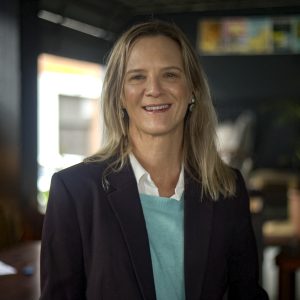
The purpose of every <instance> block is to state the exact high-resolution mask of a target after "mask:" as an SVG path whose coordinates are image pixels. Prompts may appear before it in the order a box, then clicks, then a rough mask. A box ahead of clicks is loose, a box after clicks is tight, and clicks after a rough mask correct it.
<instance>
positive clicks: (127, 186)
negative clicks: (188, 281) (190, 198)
mask: <svg viewBox="0 0 300 300" xmlns="http://www.w3.org/2000/svg"><path fill="white" fill-rule="evenodd" d="M108 182H109V185H110V187H109V189H108V199H109V202H110V204H111V207H112V209H113V211H114V213H115V215H116V217H117V219H118V221H119V223H120V226H121V228H122V232H123V234H124V238H125V241H126V243H127V247H128V251H129V255H130V258H131V261H132V265H133V268H134V272H135V274H136V278H137V281H138V284H139V287H140V290H141V292H142V295H143V299H144V300H155V299H156V295H155V287H154V278H153V270H152V263H151V254H150V247H149V241H148V235H147V229H146V223H145V219H144V215H143V210H142V206H141V203H140V198H139V193H138V189H137V184H136V180H135V177H134V174H133V171H132V169H131V166H130V165H129V164H127V165H126V166H125V167H124V168H123V169H122V170H121V171H120V172H118V173H112V174H110V175H109V176H108Z"/></svg>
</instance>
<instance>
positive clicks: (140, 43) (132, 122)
mask: <svg viewBox="0 0 300 300" xmlns="http://www.w3.org/2000/svg"><path fill="white" fill-rule="evenodd" d="M191 98H192V93H191V91H190V89H189V87H188V83H187V79H186V75H185V72H184V66H183V59H182V54H181V51H180V47H179V45H178V44H177V43H176V42H175V41H173V40H172V39H170V38H168V37H165V36H154V37H142V38H140V39H139V40H137V42H136V43H135V45H134V46H133V48H132V50H131V53H130V55H129V58H128V62H127V67H126V72H125V78H124V90H123V99H122V105H123V107H124V108H125V109H126V111H127V113H128V116H129V134H130V136H131V137H134V136H135V135H136V134H139V135H144V134H146V135H152V136H163V135H171V134H172V135H173V136H174V134H175V136H176V135H182V134H183V125H184V117H185V115H186V112H187V109H188V104H189V103H190V102H191Z"/></svg>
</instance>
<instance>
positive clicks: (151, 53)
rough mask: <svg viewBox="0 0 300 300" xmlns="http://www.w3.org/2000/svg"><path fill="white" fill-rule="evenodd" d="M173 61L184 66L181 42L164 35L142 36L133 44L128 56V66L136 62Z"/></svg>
mask: <svg viewBox="0 0 300 300" xmlns="http://www.w3.org/2000/svg"><path fill="white" fill-rule="evenodd" d="M147 62H148V63H155V62H160V63H164V62H165V63H166V64H168V63H171V64H172V63H173V64H176V65H180V66H183V59H182V52H181V47H180V46H179V44H178V43H177V42H176V41H175V40H173V39H172V38H170V37H167V36H164V35H155V36H142V37H140V38H138V39H137V40H136V41H135V42H134V43H133V45H132V47H131V49H130V51H129V53H128V58H127V68H128V67H131V66H132V65H135V64H145V63H147Z"/></svg>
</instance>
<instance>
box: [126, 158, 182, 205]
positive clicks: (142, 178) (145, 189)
mask: <svg viewBox="0 0 300 300" xmlns="http://www.w3.org/2000/svg"><path fill="white" fill-rule="evenodd" d="M129 159H130V163H131V166H132V169H133V173H134V176H135V179H136V182H137V186H138V191H139V193H140V194H147V195H151V196H159V193H158V188H157V186H156V185H155V183H154V182H153V180H152V179H151V176H150V174H149V173H148V172H147V171H146V170H145V169H144V168H143V167H142V165H141V164H140V163H139V161H138V160H137V159H136V157H135V156H134V154H133V153H130V154H129ZM183 191H184V167H183V164H182V167H181V171H180V175H179V179H178V182H177V184H176V187H175V194H174V195H173V196H171V197H170V198H172V199H175V200H180V199H181V196H182V193H183Z"/></svg>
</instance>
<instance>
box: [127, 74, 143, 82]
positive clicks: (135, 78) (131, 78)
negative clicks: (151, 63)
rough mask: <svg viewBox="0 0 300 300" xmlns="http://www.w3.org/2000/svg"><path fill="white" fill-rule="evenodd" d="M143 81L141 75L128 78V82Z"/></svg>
mask: <svg viewBox="0 0 300 300" xmlns="http://www.w3.org/2000/svg"><path fill="white" fill-rule="evenodd" d="M143 79H145V76H144V75H142V74H135V75H132V76H131V77H130V78H129V80H130V81H139V80H143Z"/></svg>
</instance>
